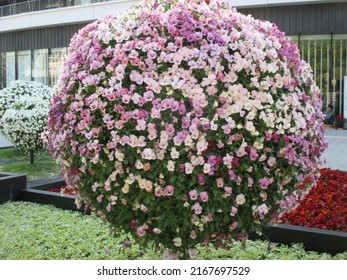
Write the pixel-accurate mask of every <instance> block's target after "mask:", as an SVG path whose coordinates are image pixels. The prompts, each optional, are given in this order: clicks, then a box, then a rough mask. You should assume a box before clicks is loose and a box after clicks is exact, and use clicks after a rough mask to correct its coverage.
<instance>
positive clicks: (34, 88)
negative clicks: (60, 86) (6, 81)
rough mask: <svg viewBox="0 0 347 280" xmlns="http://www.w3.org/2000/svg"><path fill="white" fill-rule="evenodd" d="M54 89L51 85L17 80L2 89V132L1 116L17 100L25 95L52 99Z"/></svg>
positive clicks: (0, 107)
mask: <svg viewBox="0 0 347 280" xmlns="http://www.w3.org/2000/svg"><path fill="white" fill-rule="evenodd" d="M52 95H53V91H52V89H51V88H50V87H47V86H45V85H44V84H41V83H38V82H30V81H21V80H17V81H14V82H12V83H11V84H10V85H9V86H8V87H6V88H4V89H2V90H1V91H0V132H1V131H2V129H3V128H2V122H1V117H2V116H3V115H4V114H5V112H6V110H7V109H8V108H9V107H10V106H11V104H12V103H14V102H15V101H17V100H19V99H21V98H25V97H30V96H33V97H40V98H42V99H43V100H47V101H50V100H51V99H52Z"/></svg>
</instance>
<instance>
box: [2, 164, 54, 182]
mask: <svg viewBox="0 0 347 280" xmlns="http://www.w3.org/2000/svg"><path fill="white" fill-rule="evenodd" d="M0 171H3V172H12V173H18V174H26V175H27V179H28V180H31V179H38V178H52V177H57V176H59V172H60V171H59V166H58V165H57V164H56V163H55V162H54V161H47V160H44V161H37V162H35V163H34V164H29V163H26V162H17V163H12V164H7V165H3V166H0Z"/></svg>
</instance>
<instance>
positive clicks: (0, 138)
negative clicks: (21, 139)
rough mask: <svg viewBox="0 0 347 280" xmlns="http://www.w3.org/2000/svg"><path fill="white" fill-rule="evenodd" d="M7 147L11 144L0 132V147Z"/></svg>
mask: <svg viewBox="0 0 347 280" xmlns="http://www.w3.org/2000/svg"><path fill="white" fill-rule="evenodd" d="M7 147H12V144H11V143H10V142H8V141H7V139H6V138H5V137H4V136H3V135H1V134H0V149H1V148H7Z"/></svg>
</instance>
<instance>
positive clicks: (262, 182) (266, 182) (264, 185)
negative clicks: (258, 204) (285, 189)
mask: <svg viewBox="0 0 347 280" xmlns="http://www.w3.org/2000/svg"><path fill="white" fill-rule="evenodd" d="M258 182H259V184H260V187H261V188H262V189H263V190H266V189H267V187H268V186H269V184H270V180H269V179H268V178H266V177H263V178H261V179H259V180H258Z"/></svg>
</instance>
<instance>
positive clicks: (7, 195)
mask: <svg viewBox="0 0 347 280" xmlns="http://www.w3.org/2000/svg"><path fill="white" fill-rule="evenodd" d="M25 188H26V176H25V175H23V174H15V173H9V172H0V204H1V203H4V202H7V201H9V200H16V199H17V198H18V193H19V190H21V189H25Z"/></svg>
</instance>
